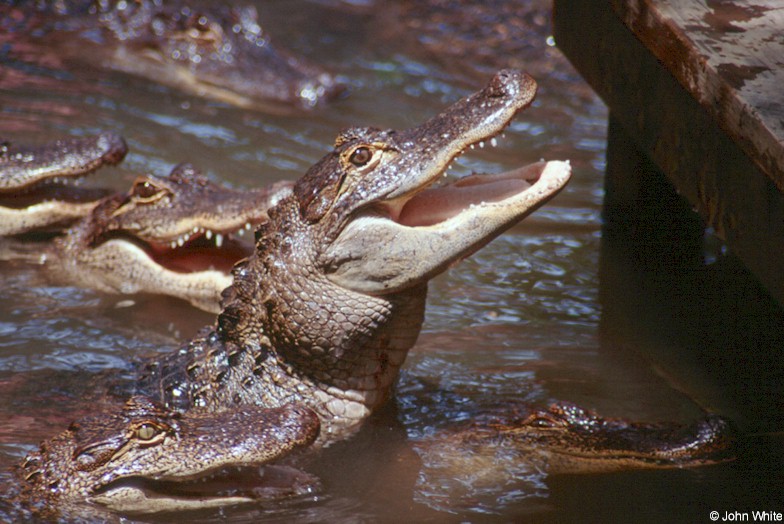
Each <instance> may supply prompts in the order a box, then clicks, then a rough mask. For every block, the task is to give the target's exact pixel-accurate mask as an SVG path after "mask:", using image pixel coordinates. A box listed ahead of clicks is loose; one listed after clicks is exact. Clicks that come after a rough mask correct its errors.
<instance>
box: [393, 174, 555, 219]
mask: <svg viewBox="0 0 784 524" xmlns="http://www.w3.org/2000/svg"><path fill="white" fill-rule="evenodd" d="M569 175H570V167H569V163H568V162H557V161H555V162H544V161H542V162H537V163H534V164H529V165H527V166H523V167H520V168H517V169H513V170H510V171H505V172H503V173H498V174H494V175H493V174H473V175H470V176H467V177H464V178H460V179H458V180H456V181H455V182H453V183H451V184H446V185H443V186H438V187H434V188H429V189H425V190H424V191H422V192H420V193H417V194H416V195H414V196H413V197H412V198H410V199H409V200H407V201H406V202H405V203H403V205H402V206H400V207H399V209H398V211H397V216H394V213H393V214H392V215H391V216H390V218H392V219H393V220H395V222H397V223H399V224H400V225H403V226H409V227H422V226H432V225H435V224H439V223H442V222H446V221H448V220H461V219H463V218H462V216H463V215H468V214H471V213H473V212H474V210H475V208H479V207H485V206H499V207H501V206H504V205H505V201H507V200H515V199H516V200H520V199H527V200H529V201H530V202H531V203H536V202H539V201H544V200H549V198H551V197H552V196H554V194H555V193H557V192H558V191H560V189H561V188H562V187H563V186H564V184H565V183H566V181H567V180H568V177H569ZM477 211H478V210H477Z"/></svg>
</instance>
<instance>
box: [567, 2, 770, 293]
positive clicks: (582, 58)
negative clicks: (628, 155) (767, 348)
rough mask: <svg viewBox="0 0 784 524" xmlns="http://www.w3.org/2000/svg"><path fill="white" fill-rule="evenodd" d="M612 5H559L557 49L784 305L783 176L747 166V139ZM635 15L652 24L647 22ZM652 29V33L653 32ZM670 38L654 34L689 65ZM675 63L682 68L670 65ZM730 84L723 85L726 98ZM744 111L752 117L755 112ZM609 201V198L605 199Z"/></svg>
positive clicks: (753, 163)
mask: <svg viewBox="0 0 784 524" xmlns="http://www.w3.org/2000/svg"><path fill="white" fill-rule="evenodd" d="M615 1H616V0H555V11H554V33H555V39H556V42H557V44H558V46H559V47H560V48H561V49H562V50H563V51H564V53H565V54H566V56H567V57H568V58H569V59H570V60H571V61H572V62H573V63H574V65H575V66H576V68H577V69H578V71H580V73H581V74H582V75H583V76H584V77H585V78H586V79H587V80H588V82H589V83H590V84H591V85H592V87H593V88H594V89H595V90H596V91H597V93H598V94H599V95H600V96H601V97H602V98H603V99H604V100H605V102H606V103H607V105H608V106H609V107H610V112H611V115H612V117H613V118H615V119H616V120H617V122H618V123H619V124H620V125H622V126H623V127H624V129H625V130H626V132H627V133H628V135H629V136H630V137H631V139H632V140H633V141H634V142H635V143H636V144H637V148H638V149H639V151H640V152H642V153H644V154H645V155H647V156H648V157H649V158H651V160H653V161H654V162H655V163H656V165H658V166H659V168H660V169H661V170H662V172H663V173H665V174H666V176H667V177H668V178H669V179H670V181H671V182H672V183H673V184H674V185H675V187H676V188H677V190H678V192H679V193H680V194H681V195H682V196H683V197H685V198H686V199H687V200H688V201H689V203H690V204H691V205H692V206H693V207H694V208H695V209H696V210H697V211H698V212H699V213H700V215H701V217H702V218H703V220H704V221H705V222H706V223H707V224H709V225H710V226H712V227H713V228H714V229H715V230H716V231H717V233H718V234H719V235H720V236H721V237H722V238H723V239H724V240H725V241H726V242H727V244H728V245H729V247H730V249H732V250H733V251H734V252H735V254H736V255H738V257H739V258H741V260H743V262H744V264H746V266H747V267H748V268H749V269H750V270H751V271H752V272H753V273H754V274H755V275H756V276H757V278H759V279H760V281H761V282H762V283H763V285H765V287H766V288H767V289H768V290H769V291H770V292H771V294H772V295H773V296H774V297H776V299H777V300H778V301H779V302H780V303H784V271H782V270H781V263H780V261H781V260H784V197H783V196H782V192H781V190H780V189H779V187H778V184H777V183H776V182H774V180H775V179H776V176H780V175H771V173H775V171H772V172H766V171H764V170H763V169H762V167H761V162H760V161H759V159H756V160H752V157H751V156H750V153H748V146H749V144H750V143H752V142H753V141H752V140H751V139H750V138H747V139H746V140H745V141H744V140H740V139H732V138H730V137H731V136H732V135H731V134H729V132H724V131H723V130H722V129H723V128H724V127H725V125H724V124H726V123H727V122H724V123H722V122H721V121H720V119H718V118H717V116H716V115H717V114H718V113H724V112H725V111H724V110H721V107H722V106H720V105H719V106H716V107H706V105H705V104H704V103H702V102H700V101H698V100H697V98H695V97H694V96H693V94H692V93H691V92H690V91H689V89H688V87H687V86H685V85H683V84H682V83H681V82H680V80H679V79H678V78H677V76H676V74H675V73H673V72H672V71H671V70H670V68H668V67H666V66H665V64H664V60H662V59H660V58H659V57H658V56H656V55H654V54H653V53H652V52H651V51H650V50H649V49H648V48H647V47H646V46H645V45H644V43H643V42H642V41H641V40H640V39H639V38H638V37H637V36H636V35H635V34H634V33H633V32H632V30H631V29H630V28H629V27H627V26H626V25H625V24H624V23H623V21H622V19H621V17H620V16H619V14H618V13H617V12H616V10H615V7H614V6H613V2H615ZM644 2H646V3H644ZM651 2H653V0H639V1H638V2H637V3H636V4H635V5H637V6H638V8H639V9H642V8H641V7H639V6H642V5H647V6H650V4H651ZM638 18H639V19H640V20H648V21H649V22H650V20H651V15H650V14H645V15H639V17H638ZM650 32H651V34H656V31H655V29H654V28H651V29H650ZM676 37H677V35H676V34H675V33H673V32H672V31H670V32H668V31H666V30H662V31H661V33H658V38H660V39H663V40H667V41H670V43H669V44H667V45H665V44H660V45H661V46H664V47H667V48H668V49H670V50H676V51H677V52H676V51H672V52H673V53H675V55H673V56H674V57H675V58H677V57H678V56H680V57H681V59H682V60H684V61H685V60H688V59H687V58H685V57H684V55H685V54H688V53H689V51H690V49H692V50H693V49H694V47H693V46H692V48H688V47H685V46H682V45H681V46H680V47H679V46H678V44H677V43H678V40H677V38H676ZM679 53H680V54H679ZM671 58H673V57H671ZM672 63H673V64H676V63H678V61H677V60H675V59H674V58H673V60H672ZM673 67H675V66H673ZM725 69H726V68H725ZM781 85H782V86H784V84H781ZM730 87H731V86H729V87H724V88H722V89H723V91H722V92H723V93H724V94H723V95H721V96H723V97H724V99H727V97H728V96H729V94H728V93H729V90H730ZM736 91H737V90H736ZM717 96H718V95H717ZM724 107H726V104H725V106H724ZM746 111H747V113H746V114H747V115H748V118H752V117H754V115H755V114H756V113H757V110H749V109H747V110H746ZM744 118H745V117H744ZM725 120H726V119H725ZM736 124H737V125H736V126H735V129H736V131H743V130H744V129H753V126H751V124H750V123H749V122H748V121H747V120H744V119H740V120H739V121H738V122H736ZM773 145H776V144H773ZM770 147H773V146H770ZM770 147H769V148H768V149H766V151H770ZM765 158H768V159H775V158H776V155H774V154H772V153H771V154H769V155H768V156H767V157H765ZM771 165H774V166H775V164H771ZM630 182H631V180H630ZM607 198H608V199H612V198H615V196H614V195H611V194H608V195H607Z"/></svg>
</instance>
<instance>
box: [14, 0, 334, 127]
mask: <svg viewBox="0 0 784 524" xmlns="http://www.w3.org/2000/svg"><path fill="white" fill-rule="evenodd" d="M6 9H7V10H8V9H12V10H14V11H8V12H5V16H6V17H7V18H11V19H13V18H22V19H23V18H27V17H39V18H43V19H44V21H39V22H38V23H37V24H36V30H35V31H30V30H29V28H26V29H19V32H23V31H24V32H25V33H31V32H32V33H34V34H35V35H37V36H38V37H40V36H41V35H44V36H43V38H45V40H44V41H45V42H46V43H47V44H48V46H49V47H50V48H56V49H57V50H58V52H59V53H62V54H65V55H67V56H72V57H76V58H78V59H85V58H88V59H89V60H90V61H91V62H94V63H99V64H101V65H102V66H103V67H108V68H110V69H115V70H119V71H124V72H127V73H130V74H134V75H137V76H140V77H144V78H147V79H150V80H153V81H155V82H159V83H163V84H167V85H170V86H172V87H175V88H178V89H181V90H183V91H186V92H189V93H193V94H196V95H198V96H204V97H208V98H211V99H214V100H219V101H222V102H226V103H229V104H232V105H235V106H237V107H242V108H246V109H259V110H263V111H267V112H273V113H286V112H293V111H306V110H309V109H312V108H314V107H317V106H319V105H322V104H323V103H324V102H325V101H327V100H330V99H333V98H335V97H336V96H339V95H340V94H341V93H343V92H344V91H345V89H346V86H345V84H344V83H342V82H340V81H339V80H338V79H337V78H336V77H335V76H334V75H333V74H331V73H329V72H328V71H326V70H325V69H324V68H322V67H320V66H319V65H316V64H313V63H310V62H309V61H308V60H306V59H304V58H303V57H300V56H296V55H294V54H293V53H291V52H288V51H286V50H284V49H282V48H281V47H280V46H278V45H274V44H273V43H272V42H271V41H270V37H269V34H268V33H267V31H265V30H263V29H262V26H261V24H260V22H259V19H258V14H257V11H256V9H255V7H253V6H251V5H247V6H227V5H224V4H223V3H218V2H198V1H196V2H192V3H191V4H186V3H183V2H181V1H177V0H164V1H153V0H143V1H132V2H129V1H125V0H112V1H100V2H98V1H93V0H67V1H62V0H58V1H45V2H13V3H12V6H10V7H8V8H6ZM19 13H21V15H20V14H19Z"/></svg>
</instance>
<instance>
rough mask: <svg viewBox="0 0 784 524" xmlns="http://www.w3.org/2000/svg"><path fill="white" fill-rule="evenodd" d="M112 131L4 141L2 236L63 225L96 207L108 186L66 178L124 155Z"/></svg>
mask: <svg viewBox="0 0 784 524" xmlns="http://www.w3.org/2000/svg"><path fill="white" fill-rule="evenodd" d="M127 152H128V146H127V145H126V144H125V141H124V140H123V139H122V137H120V136H118V135H115V134H113V133H101V134H99V135H95V136H87V137H80V138H67V139H60V140H55V141H51V142H47V143H44V144H39V145H28V144H19V143H16V142H12V141H10V140H3V141H2V142H0V236H4V235H18V234H22V233H30V232H34V231H40V230H46V229H52V228H60V227H63V226H67V225H68V224H70V223H73V222H74V221H75V220H77V219H79V218H81V217H83V216H85V215H87V214H88V213H90V211H92V209H93V207H95V204H96V203H97V202H98V200H99V199H100V198H102V197H104V196H106V191H101V190H88V189H84V188H80V189H74V187H73V186H72V185H69V184H67V183H66V181H67V180H73V179H77V178H81V177H83V176H86V175H87V174H89V173H92V172H94V171H96V170H97V169H99V168H101V167H103V166H107V165H115V164H118V163H119V162H121V161H122V159H123V158H125V155H126V153H127Z"/></svg>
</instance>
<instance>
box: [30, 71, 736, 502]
mask: <svg viewBox="0 0 784 524" xmlns="http://www.w3.org/2000/svg"><path fill="white" fill-rule="evenodd" d="M535 92H536V83H535V82H534V80H533V79H532V78H531V77H529V76H528V75H526V74H524V73H522V72H520V71H516V70H504V71H501V72H499V73H497V74H496V75H495V76H493V77H492V79H491V80H490V81H489V82H488V84H487V85H486V86H485V87H484V88H483V89H482V90H481V91H479V92H477V93H475V94H473V95H470V96H468V97H466V98H464V99H462V100H460V101H458V102H456V103H455V104H453V105H452V106H450V107H449V108H447V109H446V110H444V111H443V112H441V113H440V114H438V115H436V116H434V117H432V118H430V119H429V120H427V121H426V122H424V123H423V124H421V125H419V126H416V127H413V128H411V129H407V130H404V131H393V130H380V129H375V128H350V129H347V130H345V131H343V132H341V133H340V134H339V135H338V137H337V140H336V141H335V144H334V147H333V149H332V151H330V152H329V153H328V154H327V155H326V156H324V157H323V158H322V159H321V160H319V161H318V162H317V163H316V164H315V165H314V166H313V167H311V168H310V169H309V170H308V172H307V173H306V174H305V175H304V176H303V177H302V178H301V179H299V180H298V181H297V182H296V183H295V185H294V187H293V190H292V191H290V192H288V193H287V194H286V195H285V196H283V197H282V198H281V199H280V201H279V202H278V203H277V204H276V205H274V206H272V207H271V208H270V209H269V210H268V212H267V214H268V220H267V221H266V222H265V223H263V224H262V225H261V226H260V227H259V228H258V230H257V231H256V245H255V249H254V251H253V253H252V254H251V255H250V256H249V257H247V258H246V259H244V260H243V261H241V262H239V263H238V264H237V265H235V267H234V269H233V276H234V281H233V283H232V285H231V286H230V287H229V288H227V289H226V291H224V293H223V310H222V312H221V313H220V314H219V316H218V318H217V321H216V322H215V324H213V325H211V326H208V327H206V328H205V329H204V330H203V331H202V332H201V333H200V334H199V335H197V336H196V337H195V338H194V339H193V340H191V341H190V342H188V343H187V344H185V345H184V346H182V347H181V348H179V349H178V350H176V351H174V352H171V353H167V354H164V355H162V356H159V357H155V358H153V359H151V360H147V361H144V362H141V363H139V364H138V367H137V368H136V372H137V377H136V380H135V381H134V382H133V384H130V385H129V386H128V388H127V389H126V390H125V391H130V394H131V395H143V396H144V397H146V398H149V399H151V400H152V401H153V402H156V403H160V404H161V406H162V407H163V409H166V410H171V411H175V412H178V413H182V414H183V416H190V414H191V413H198V414H214V415H220V414H224V413H232V412H233V411H235V410H238V409H239V410H242V409H246V408H247V406H258V407H262V408H265V409H280V408H283V407H285V406H290V405H296V406H301V407H303V408H307V409H309V410H312V411H313V412H314V413H315V414H316V415H317V416H318V419H319V422H320V426H321V432H320V435H319V437H318V439H317V440H316V441H315V443H314V444H313V449H317V448H318V447H320V446H323V445H326V444H329V443H331V442H334V441H336V440H338V439H343V438H345V437H346V436H348V435H350V434H352V433H353V432H354V431H356V430H357V429H358V428H359V426H360V425H361V424H362V422H363V421H364V420H365V419H367V417H369V416H370V415H371V414H372V413H374V412H375V411H377V410H378V409H379V408H380V407H381V406H382V405H383V404H384V403H385V402H386V401H387V400H388V399H389V398H390V396H391V395H392V392H393V389H394V385H395V382H396V378H397V376H398V372H399V370H400V367H401V366H402V364H403V362H404V360H405V358H406V354H407V352H408V350H409V349H410V348H411V346H412V345H413V344H414V342H415V341H416V339H417V336H418V334H419V331H420V328H421V325H422V322H423V317H424V309H425V299H426V295H427V286H428V281H429V280H430V279H431V278H433V277H434V276H436V275H438V274H440V273H442V272H444V271H445V270H446V269H447V268H449V267H450V266H452V265H453V264H455V263H456V262H457V261H459V260H461V259H463V258H465V257H467V256H469V255H471V254H472V253H474V252H475V251H477V250H479V249H481V248H482V247H483V246H484V245H485V244H487V243H488V242H490V241H491V240H492V239H493V238H494V237H496V236H498V235H500V234H501V233H502V232H503V231H505V230H506V229H508V228H509V227H511V226H512V225H514V224H516V223H518V222H519V221H520V220H522V219H523V218H524V217H526V216H527V215H528V214H530V213H532V212H533V211H534V210H536V209H537V208H538V207H539V206H541V205H542V204H544V203H545V202H547V201H548V200H550V199H551V198H552V197H553V196H555V195H556V194H557V193H558V192H559V191H560V190H561V189H563V188H564V186H565V185H566V183H567V182H568V180H569V178H570V176H571V169H570V166H569V163H568V162H562V161H547V162H545V161H542V162H537V163H535V164H532V165H528V166H523V167H520V168H517V169H513V170H511V171H507V172H504V173H499V174H474V175H471V176H469V177H466V178H462V179H458V180H456V181H452V182H449V180H448V179H445V178H444V177H443V175H444V173H445V172H446V170H447V169H448V167H449V165H450V164H451V163H452V162H453V161H454V160H455V159H456V158H457V157H458V156H460V155H461V154H463V153H464V152H465V151H466V150H468V149H469V148H471V146H473V145H476V144H479V145H481V144H484V143H490V144H493V143H494V142H495V141H496V139H497V138H496V137H497V136H498V135H500V134H501V133H502V131H503V130H504V129H505V127H506V126H507V125H508V124H509V122H510V121H511V119H512V118H513V117H514V116H515V115H516V114H517V113H518V112H520V111H521V110H523V109H524V108H525V107H527V106H528V105H530V104H531V102H532V100H533V98H534V95H535ZM439 180H443V181H444V183H442V184H437V182H438V181H439ZM115 391H116V392H117V393H121V392H122V391H123V390H122V389H121V388H120V389H117V390H115ZM596 423H597V424H599V423H600V420H599V419H598V418H597V419H596ZM534 425H535V426H540V424H534ZM554 427H555V431H557V430H558V429H559V428H560V429H562V430H563V431H562V438H561V442H566V443H568V442H569V439H570V437H569V434H570V433H571V434H572V435H573V437H572V438H573V440H574V441H575V442H578V441H580V439H581V438H582V434H581V433H580V432H579V431H577V428H576V426H575V425H570V424H565V425H561V426H558V425H557V424H555V425H554ZM663 427H664V426H663ZM715 427H716V432H715V433H716V438H713V439H712V438H704V436H699V437H695V438H693V439H691V441H690V442H691V444H688V443H686V442H684V438H676V439H672V440H668V439H667V433H666V431H667V429H666V427H665V428H664V429H663V430H662V432H661V433H660V440H659V441H660V444H658V445H656V446H653V447H651V448H650V449H648V450H647V452H648V453H649V454H651V455H653V454H656V453H659V452H660V451H662V452H661V453H659V455H658V456H659V457H661V461H662V462H664V461H665V457H666V454H667V453H666V451H667V450H668V449H673V448H682V447H684V446H687V445H691V447H692V450H693V451H695V453H694V456H695V457H698V456H699V459H698V460H692V461H690V460H688V458H685V457H684V456H681V455H680V454H673V457H675V458H677V463H676V462H672V463H673V464H677V465H679V466H687V465H690V464H691V465H696V464H703V463H705V460H704V458H705V457H703V456H702V455H700V454H699V453H697V451H698V450H699V449H701V448H704V449H705V450H706V451H707V450H709V449H710V450H715V449H719V448H723V446H722V445H718V444H716V443H717V442H719V440H720V435H721V433H722V429H721V426H720V425H717V426H715ZM670 428H672V426H670ZM628 430H629V431H630V432H631V436H630V439H632V440H633V439H634V434H635V431H636V432H637V434H638V435H640V438H649V437H648V436H647V435H649V433H648V432H647V430H644V429H643V428H642V427H640V428H636V427H635V426H633V425H630V426H629V429H628ZM247 431H253V430H252V429H248V430H247ZM605 433H606V434H605ZM605 433H602V432H601V431H599V432H598V434H597V435H595V437H594V439H593V441H594V448H595V449H597V454H599V452H604V451H607V450H608V449H612V448H613V447H614V446H617V444H618V438H617V433H615V432H612V431H607V432H605ZM671 435H672V433H671ZM602 437H606V438H604V439H602ZM685 440H689V439H688V438H686V439H685ZM56 442H57V441H53V442H49V443H47V444H46V447H47V448H51V446H53V445H55V446H56V445H58V444H56ZM547 445H548V442H547V441H546V440H542V446H544V447H545V448H546V447H547ZM643 451H644V450H642V448H641V452H643ZM51 452H52V451H51V449H50V453H51ZM544 453H546V450H545V451H544ZM706 455H707V453H706ZM87 460H90V459H89V457H88V459H87ZM588 460H590V459H588ZM617 463H618V464H619V465H621V467H624V466H625V467H629V466H633V464H632V462H630V461H617ZM36 469H40V466H36ZM138 474H139V475H140V476H142V477H144V476H145V473H144V472H143V471H139V473H138ZM149 476H151V477H153V478H155V477H156V474H155V473H154V472H153V473H150V475H149ZM33 477H35V475H34V476H33ZM31 481H32V480H31V479H28V480H27V482H28V483H30V482H31ZM226 482H230V481H229V480H226ZM41 489H42V488H41V485H39V484H36V485H35V486H32V488H31V490H32V491H33V492H35V491H36V490H38V491H41ZM96 489H97V490H98V491H101V488H100V487H98V488H96ZM175 493H176V491H175ZM57 495H58V494H57V493H53V492H47V496H48V497H49V499H48V500H49V503H50V504H51V503H53V501H55V500H56V497H57ZM63 496H64V497H65V496H66V495H63ZM69 496H70V495H69ZM74 496H75V497H77V498H78V497H82V496H84V494H83V493H81V492H77V493H76V494H75V495H74ZM92 500H94V501H96V502H100V503H102V504H105V505H107V506H109V507H114V503H113V501H112V500H111V499H109V500H100V501H99V500H98V499H95V498H93V499H92ZM150 506H154V503H151V502H150V499H148V498H146V497H143V496H140V497H137V498H135V499H134V502H133V503H128V502H127V499H125V500H124V502H123V504H122V505H121V506H120V507H121V508H122V509H123V510H149V509H151V508H150Z"/></svg>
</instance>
